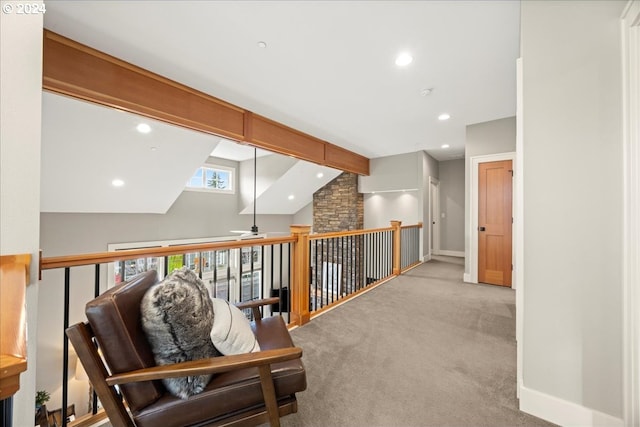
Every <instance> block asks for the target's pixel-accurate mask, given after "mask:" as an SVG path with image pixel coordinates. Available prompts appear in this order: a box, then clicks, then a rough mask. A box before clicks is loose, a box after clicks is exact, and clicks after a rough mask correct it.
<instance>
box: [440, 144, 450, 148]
mask: <svg viewBox="0 0 640 427" xmlns="http://www.w3.org/2000/svg"><path fill="white" fill-rule="evenodd" d="M440 148H449V144H442V145H441V146H440Z"/></svg>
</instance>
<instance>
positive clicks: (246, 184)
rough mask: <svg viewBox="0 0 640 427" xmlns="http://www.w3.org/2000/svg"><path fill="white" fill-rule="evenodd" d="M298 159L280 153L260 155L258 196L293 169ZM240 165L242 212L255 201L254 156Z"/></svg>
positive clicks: (257, 163)
mask: <svg viewBox="0 0 640 427" xmlns="http://www.w3.org/2000/svg"><path fill="white" fill-rule="evenodd" d="M297 161H298V160H296V159H294V158H292V157H289V156H282V155H279V154H271V155H268V156H262V157H258V158H257V159H256V170H257V179H256V197H258V196H260V194H262V193H263V192H264V191H265V190H266V189H267V188H269V186H271V184H273V183H274V182H275V181H277V180H278V178H280V177H281V176H282V175H283V174H284V173H285V172H286V171H288V170H289V169H291V167H292V166H293V165H294V164H295V163H296V162H297ZM238 165H239V167H238V169H237V171H238V182H239V183H240V185H239V189H240V198H239V200H238V202H239V204H238V212H240V211H241V210H243V209H244V208H246V207H247V206H249V205H251V203H253V172H254V171H253V166H254V163H253V158H252V159H249V160H244V161H242V162H239V163H238Z"/></svg>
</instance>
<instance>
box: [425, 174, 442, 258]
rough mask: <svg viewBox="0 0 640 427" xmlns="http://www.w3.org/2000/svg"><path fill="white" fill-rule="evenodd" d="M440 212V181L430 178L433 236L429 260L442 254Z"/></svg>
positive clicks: (430, 212)
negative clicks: (434, 222)
mask: <svg viewBox="0 0 640 427" xmlns="http://www.w3.org/2000/svg"><path fill="white" fill-rule="evenodd" d="M439 212H440V181H439V180H437V179H436V178H434V177H432V176H430V177H429V230H430V232H431V236H430V241H429V242H428V246H429V259H431V257H432V256H433V255H438V254H439V253H440V221H438V219H439V218H438V214H439ZM434 216H435V218H434ZM434 220H436V226H434V225H433V221H434ZM431 241H433V248H432V247H431V246H432V245H431ZM432 249H433V250H432Z"/></svg>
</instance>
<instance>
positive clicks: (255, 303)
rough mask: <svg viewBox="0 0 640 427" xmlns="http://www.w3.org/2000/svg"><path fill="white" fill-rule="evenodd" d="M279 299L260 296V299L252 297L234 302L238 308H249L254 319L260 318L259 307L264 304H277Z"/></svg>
mask: <svg viewBox="0 0 640 427" xmlns="http://www.w3.org/2000/svg"><path fill="white" fill-rule="evenodd" d="M278 301H280V298H278V297H271V298H262V299H254V300H251V301H243V302H239V303H237V304H236V307H238V308H239V309H240V310H244V309H246V308H250V309H251V311H252V312H253V317H254V318H255V319H262V314H261V313H260V307H262V306H265V305H271V304H277V303H278Z"/></svg>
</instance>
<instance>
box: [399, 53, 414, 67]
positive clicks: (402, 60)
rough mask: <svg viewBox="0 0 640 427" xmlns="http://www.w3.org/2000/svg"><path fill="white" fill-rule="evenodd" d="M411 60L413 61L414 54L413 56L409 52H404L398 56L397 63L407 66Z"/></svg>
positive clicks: (400, 65)
mask: <svg viewBox="0 0 640 427" xmlns="http://www.w3.org/2000/svg"><path fill="white" fill-rule="evenodd" d="M411 61H413V56H411V55H410V54H409V53H407V52H402V53H401V54H400V55H398V56H397V57H396V65H397V66H398V67H406V66H407V65H409V64H411Z"/></svg>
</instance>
